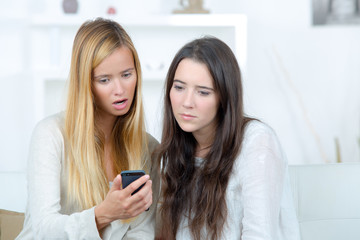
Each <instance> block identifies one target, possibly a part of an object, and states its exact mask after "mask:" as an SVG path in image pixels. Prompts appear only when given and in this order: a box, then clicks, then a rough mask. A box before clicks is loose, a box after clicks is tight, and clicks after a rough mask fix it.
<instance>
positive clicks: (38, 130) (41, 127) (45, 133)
mask: <svg viewBox="0 0 360 240" xmlns="http://www.w3.org/2000/svg"><path fill="white" fill-rule="evenodd" d="M63 125H64V114H63V113H62V112H60V113H57V114H54V115H51V116H48V117H46V118H44V119H42V120H41V121H39V122H38V123H37V124H36V126H35V128H34V131H33V138H50V137H51V138H54V137H60V136H61V137H62V136H63V134H62V133H63Z"/></svg>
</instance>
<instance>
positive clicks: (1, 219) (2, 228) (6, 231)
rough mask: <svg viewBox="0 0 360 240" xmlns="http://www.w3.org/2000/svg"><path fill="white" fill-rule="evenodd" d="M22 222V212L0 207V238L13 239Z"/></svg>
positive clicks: (4, 239) (18, 231)
mask: <svg viewBox="0 0 360 240" xmlns="http://www.w3.org/2000/svg"><path fill="white" fill-rule="evenodd" d="M23 223H24V213H19V212H14V211H8V210H3V209H0V240H14V239H15V237H16V236H17V235H18V234H19V233H20V231H21V229H22V227H23Z"/></svg>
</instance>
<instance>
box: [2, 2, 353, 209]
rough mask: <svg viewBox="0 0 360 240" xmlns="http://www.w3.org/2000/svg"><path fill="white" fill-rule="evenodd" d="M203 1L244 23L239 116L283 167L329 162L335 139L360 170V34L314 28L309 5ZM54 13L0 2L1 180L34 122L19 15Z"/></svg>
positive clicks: (19, 167)
mask: <svg viewBox="0 0 360 240" xmlns="http://www.w3.org/2000/svg"><path fill="white" fill-rule="evenodd" d="M107 2H109V3H115V4H124V5H125V7H124V8H123V9H127V11H124V10H119V14H124V15H126V14H129V15H131V14H138V15H139V16H140V15H141V14H147V13H166V14H168V13H170V12H171V10H172V9H174V8H176V7H177V5H178V3H177V2H178V1H176V0H173V1H168V0H153V1H150V0H133V1H126V2H125V1H115V0H113V1H112V0H107V1H106V3H107ZM204 2H205V7H206V8H207V9H209V10H210V11H211V12H212V13H243V14H246V15H247V16H248V49H247V57H248V58H247V69H246V71H245V70H244V74H243V75H244V79H243V81H244V87H245V106H246V110H247V112H248V113H249V114H250V115H252V116H255V117H258V118H260V119H261V120H263V121H265V122H267V123H269V124H270V125H271V126H272V127H273V128H274V129H275V131H276V132H277V134H278V136H279V138H280V141H281V143H282V145H283V148H284V150H285V152H286V154H287V156H288V160H289V163H290V164H303V163H319V162H334V161H336V151H335V140H334V139H335V138H338V139H339V143H340V150H341V157H342V159H343V161H360V146H359V143H358V142H359V140H358V139H359V137H360V94H359V92H360V68H359V63H360V45H359V42H360V25H354V26H325V27H313V26H312V25H311V2H310V0H307V1H300V0H298V1H288V0H287V1H285V0H266V1H265V0H242V1H240V0H222V1H218V0H204ZM100 3H104V2H103V1H85V0H80V14H83V13H84V5H85V4H86V8H87V10H88V11H89V12H93V13H94V14H95V13H96V12H97V9H98V7H99V6H101V4H100ZM137 4H140V6H143V7H142V8H138V7H136V6H137ZM59 7H60V0H56V1H54V0H31V1H26V0H14V1H10V2H9V1H6V2H5V1H1V2H0V16H1V17H0V53H1V54H0V91H1V92H0V109H1V115H0V116H1V118H0V135H1V139H0V172H20V173H23V172H25V170H26V156H27V151H28V144H29V138H30V135H31V131H32V129H33V127H34V125H35V123H36V119H35V116H34V111H35V106H34V98H35V96H34V93H35V90H36V89H34V87H35V86H34V84H33V82H32V79H31V77H30V76H29V74H28V71H29V66H30V65H31V64H32V63H31V62H29V61H28V60H27V59H41V52H38V53H33V52H29V49H27V47H26V44H24V41H23V40H24V38H25V39H28V38H29V36H27V27H26V23H25V22H24V21H23V20H22V16H26V15H27V14H29V13H41V12H43V11H45V10H46V11H53V12H56V11H60V10H59ZM29 41H31V39H30V38H29ZM25 42H26V41H25ZM179 47H180V46H179ZM159 51H160V49H159ZM0 187H1V185H0ZM1 190H2V189H1ZM16 194H18V195H19V194H20V195H21V194H22V193H20V192H19V193H16ZM2 204H3V203H2V202H0V208H1V207H3V205H2ZM6 206H7V205H6ZM15 209H19V208H17V207H15ZM20 210H21V207H20Z"/></svg>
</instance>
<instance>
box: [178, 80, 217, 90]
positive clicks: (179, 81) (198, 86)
mask: <svg viewBox="0 0 360 240" xmlns="http://www.w3.org/2000/svg"><path fill="white" fill-rule="evenodd" d="M175 82H178V83H181V84H184V85H186V82H183V81H181V80H178V79H174V83H175ZM196 87H197V88H201V89H207V90H211V91H215V90H214V89H213V88H210V87H205V86H201V85H196Z"/></svg>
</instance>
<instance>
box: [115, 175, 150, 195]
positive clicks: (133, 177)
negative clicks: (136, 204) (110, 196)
mask: <svg viewBox="0 0 360 240" xmlns="http://www.w3.org/2000/svg"><path fill="white" fill-rule="evenodd" d="M144 175H145V171H143V170H128V171H122V172H121V181H122V188H123V189H124V188H126V187H127V186H128V185H130V184H131V183H132V182H133V181H135V180H136V179H139V178H140V177H142V176H144ZM144 185H145V183H144V184H143V185H141V186H140V187H139V188H138V189H136V190H135V191H134V192H133V193H131V195H134V194H135V193H137V192H138V191H139V190H140V189H141V188H142V187H143V186H144Z"/></svg>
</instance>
